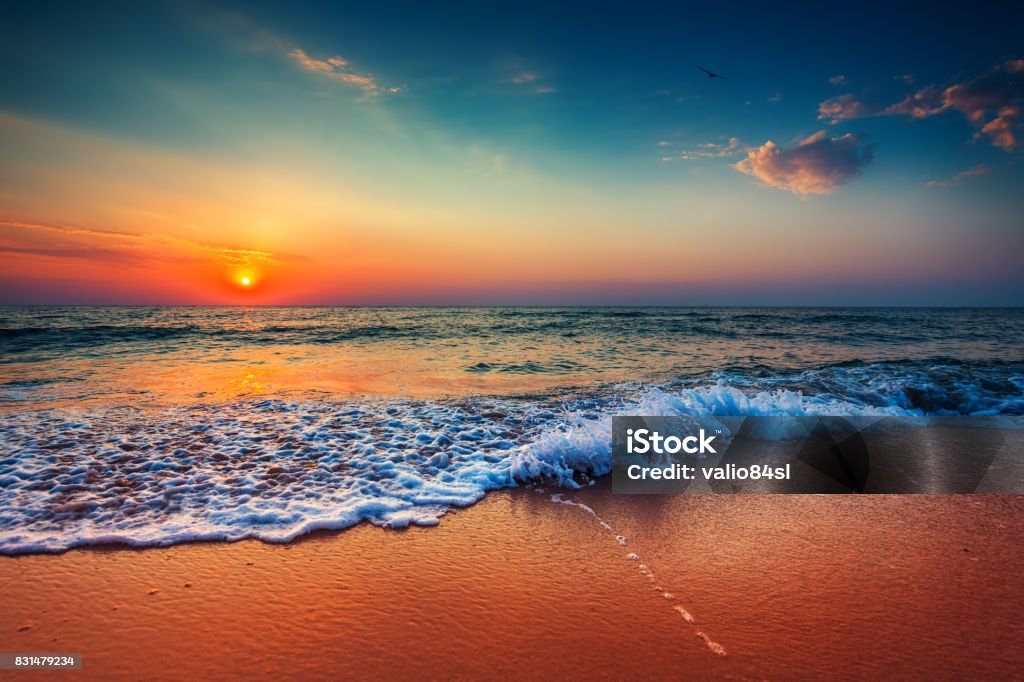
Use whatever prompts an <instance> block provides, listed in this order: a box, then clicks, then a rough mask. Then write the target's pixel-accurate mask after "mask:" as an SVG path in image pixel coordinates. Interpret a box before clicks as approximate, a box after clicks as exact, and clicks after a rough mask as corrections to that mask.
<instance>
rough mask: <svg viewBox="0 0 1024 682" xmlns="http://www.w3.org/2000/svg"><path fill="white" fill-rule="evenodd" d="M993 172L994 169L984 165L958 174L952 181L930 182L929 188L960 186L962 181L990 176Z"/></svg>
mask: <svg viewBox="0 0 1024 682" xmlns="http://www.w3.org/2000/svg"><path fill="white" fill-rule="evenodd" d="M991 172H992V169H991V168H990V167H988V166H986V165H984V164H982V165H980V166H975V167H974V168H969V169H967V170H965V171H963V172H961V173H957V174H956V175H954V176H953V179H952V180H930V181H929V182H928V186H929V187H949V186H950V185H959V184H960V181H961V180H963V179H964V178H973V177H978V176H981V175H988V174H989V173H991Z"/></svg>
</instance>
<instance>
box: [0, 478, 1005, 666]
mask: <svg viewBox="0 0 1024 682" xmlns="http://www.w3.org/2000/svg"><path fill="white" fill-rule="evenodd" d="M557 493H558V491H557V490H553V489H547V490H544V491H543V492H542V491H541V490H539V489H534V490H526V489H518V490H507V491H500V492H496V493H493V494H491V495H488V496H487V498H485V499H484V500H483V501H482V502H481V503H479V504H478V505H475V506H473V507H471V508H468V509H463V510H459V511H456V512H453V513H450V514H448V515H447V516H445V517H444V518H443V519H442V521H441V524H440V526H439V527H436V528H410V529H407V530H401V531H395V530H386V529H381V528H377V527H374V526H370V525H367V524H363V525H360V526H357V527H355V528H352V529H349V530H347V531H343V532H339V533H317V534H314V535H312V536H310V537H307V538H305V539H302V540H299V541H297V542H293V543H290V544H276V545H275V544H265V543H261V542H258V541H252V540H249V541H242V542H237V543H191V544H184V545H178V546H173V547H169V548H157V549H146V550H135V549H126V548H119V547H103V548H88V549H78V550H72V551H69V552H66V553H64V554H60V555H27V556H19V557H3V558H0V586H2V591H3V594H4V595H5V598H4V607H5V608H4V609H3V612H2V613H0V650H4V651H24V652H29V651H33V652H43V651H52V652H78V653H82V654H84V657H85V658H84V660H85V669H84V672H83V673H81V674H80V676H81V677H82V678H84V679H123V680H128V679H143V678H145V679H196V678H206V679H241V678H263V679H267V678H276V677H280V676H285V675H286V676H290V677H301V678H302V679H338V678H355V679H381V678H389V679H395V678H399V679H412V678H424V677H427V678H474V677H482V676H494V675H495V674H497V675H498V676H499V677H501V678H509V679H530V678H540V677H546V678H551V677H561V678H571V679H594V678H623V677H626V676H634V675H639V676H641V677H645V678H662V679H664V678H673V679H679V678H681V677H683V678H717V679H798V678H802V677H806V676H807V675H808V674H811V673H813V674H817V675H827V676H837V677H842V678H844V679H871V678H876V677H878V676H879V675H881V674H885V675H886V676H889V677H899V678H902V679H908V678H915V679H943V678H953V677H959V678H963V677H968V678H975V679H982V678H989V679H992V678H1008V677H1012V676H1013V675H1015V674H1017V673H1019V671H1020V670H1021V666H1022V665H1024V649H1022V647H1021V646H1020V641H1021V637H1022V636H1024V626H1022V621H1021V618H1020V616H1021V610H1020V601H1019V596H1020V589H1019V576H1020V574H1021V571H1022V570H1024V547H1022V546H1021V545H1020V543H1019V542H1018V540H1019V538H1020V537H1021V536H1022V533H1024V500H1021V499H1020V498H1018V497H1009V496H1005V497H1004V496H976V497H975V496H907V497H882V496H873V497H857V496H846V497H827V498H826V497H815V496H710V495H708V496H678V497H643V498H639V497H632V496H613V495H611V494H610V491H609V486H608V485H607V481H602V482H601V483H600V484H599V485H598V486H595V487H593V488H590V489H587V490H583V491H580V492H576V493H570V494H564V495H563V497H562V499H565V500H568V501H571V502H574V503H576V504H584V505H587V506H588V507H590V508H591V509H593V510H594V512H595V514H596V516H595V515H594V514H591V513H589V512H588V511H587V510H586V509H584V508H583V507H579V506H574V505H567V504H557V503H555V502H554V501H553V500H552V494H557ZM602 521H603V522H604V523H606V524H607V525H608V526H610V527H611V528H612V530H611V531H609V530H607V529H606V528H605V527H603V526H602V525H601V522H602ZM617 535H621V536H623V538H624V542H625V545H623V544H620V541H619V540H617V538H616V536H617ZM631 553H634V554H635V555H637V557H638V559H637V560H632V559H631V558H630V557H629V555H630V554H631ZM644 567H646V569H647V570H646V571H645V570H644ZM648 572H649V573H650V574H651V576H650V577H648V575H647V573H648ZM659 588H660V590H659ZM665 593H668V594H670V595H671V596H672V597H673V599H671V600H670V599H666V598H665ZM677 607H680V608H681V609H682V610H683V611H685V612H686V613H687V614H690V615H691V616H692V619H693V621H694V622H693V623H692V624H691V623H688V622H687V620H686V619H685V617H684V614H683V613H682V611H680V609H679V608H677ZM713 645H718V646H720V647H722V649H724V651H725V653H726V654H727V655H718V654H717V653H716V651H714V650H713V649H714V648H715V647H714V646H713ZM3 675H4V677H5V679H21V678H26V677H30V676H31V677H32V678H33V679H35V678H39V677H44V676H47V675H49V677H51V678H54V679H56V678H58V677H62V676H70V675H76V676H77V675H79V673H74V672H68V671H64V672H59V673H57V672H55V673H48V674H47V673H38V672H35V673H15V672H10V671H7V672H5V673H3Z"/></svg>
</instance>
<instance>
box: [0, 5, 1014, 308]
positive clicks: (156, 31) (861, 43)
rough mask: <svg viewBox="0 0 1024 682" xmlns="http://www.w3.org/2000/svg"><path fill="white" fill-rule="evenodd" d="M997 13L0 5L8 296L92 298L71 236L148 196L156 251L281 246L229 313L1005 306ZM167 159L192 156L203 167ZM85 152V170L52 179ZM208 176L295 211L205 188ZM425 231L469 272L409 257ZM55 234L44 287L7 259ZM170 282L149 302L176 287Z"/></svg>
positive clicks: (1005, 120)
mask: <svg viewBox="0 0 1024 682" xmlns="http://www.w3.org/2000/svg"><path fill="white" fill-rule="evenodd" d="M1022 20H1024V9H1016V10H1014V9H1012V8H1010V7H1009V6H1006V5H1003V6H1000V5H997V4H991V5H986V4H983V3H982V4H978V3H975V4H971V5H969V6H966V5H965V6H962V7H960V8H954V9H952V10H943V11H938V10H937V9H936V8H934V7H933V6H930V5H925V4H920V5H918V6H916V7H909V6H905V7H895V8H894V7H892V6H888V5H885V6H883V5H876V6H873V7H872V6H866V5H862V4H858V5H856V6H835V7H829V6H824V5H820V4H816V5H810V4H807V5H803V6H798V5H790V6H788V7H778V6H766V5H764V4H762V3H735V4H730V5H712V4H703V5H699V6H692V7H686V6H673V7H664V6H656V5H645V4H642V3H628V4H626V3H624V4H619V5H608V6H600V7H597V6H593V5H590V4H584V3H573V4H556V3H550V2H548V3H517V4H515V5H497V4H495V5H489V6H487V7H481V6H477V5H472V4H447V5H445V6H443V7H428V6H427V4H426V3H409V4H407V5H405V6H401V5H398V4H396V5H388V6H378V5H376V4H371V3H303V2H289V3H286V4H285V3H274V4H253V3H245V4H234V5H233V4H225V3H218V4H209V3H169V4H153V5H151V6H148V7H137V6H135V5H133V4H130V3H119V4H113V5H104V4H98V5H91V6H89V7H86V6H84V5H81V6H79V5H76V4H71V3H59V4H48V3H19V2H15V3H7V4H6V5H5V6H4V8H3V9H2V10H0V22H2V24H3V25H4V27H5V29H4V31H5V34H6V35H7V38H6V39H5V40H3V41H0V59H2V60H3V63H4V68H3V69H2V72H0V78H2V86H3V87H2V90H0V93H2V94H0V98H2V99H0V113H2V114H3V115H5V116H6V117H7V119H6V123H5V125H4V127H3V134H4V136H5V138H6V140H7V142H10V143H12V144H5V150H4V151H2V152H0V162H2V164H3V165H2V167H0V170H2V172H3V176H2V177H3V178H4V180H5V184H7V185H8V188H9V189H8V191H6V192H5V193H4V194H3V195H0V199H2V201H3V205H0V209H2V215H0V218H4V219H6V220H7V221H8V222H17V223H19V224H20V225H21V226H11V225H8V226H7V227H6V228H5V227H4V225H3V224H0V237H2V238H3V239H4V242H3V243H5V244H7V245H8V255H7V256H4V254H2V253H0V258H3V257H9V258H16V259H18V261H17V262H16V263H14V262H12V263H11V265H12V270H17V271H18V272H17V274H16V275H12V276H10V278H9V279H8V280H7V281H6V282H5V283H6V284H7V290H8V292H9V293H8V297H9V298H10V299H12V301H14V302H17V301H29V300H32V301H35V300H38V301H46V302H50V301H57V300H63V299H61V297H62V296H63V297H64V299H68V300H71V299H74V300H78V299H75V297H74V296H72V295H71V292H72V291H78V292H82V291H84V292H88V294H87V295H86V298H85V299H82V300H87V301H90V302H93V301H95V302H102V301H107V300H110V301H122V298H121V297H122V296H123V293H116V292H113V291H111V286H112V285H111V282H114V281H116V278H114V277H113V275H112V274H111V275H110V276H109V277H108V276H106V275H104V274H103V270H102V267H101V266H102V265H103V263H101V262H100V260H95V259H94V260H93V261H91V262H88V263H84V264H83V263H82V262H81V261H82V260H83V258H84V256H83V255H82V253H84V252H83V251H82V249H83V248H85V247H88V248H91V249H93V250H94V251H95V250H96V249H97V242H96V240H100V241H103V240H104V239H107V238H106V237H101V236H97V235H99V234H100V233H101V232H102V231H103V230H119V231H122V232H125V231H126V232H130V233H132V234H142V233H144V234H147V235H149V234H156V233H155V232H153V231H154V230H157V229H158V228H156V227H154V226H153V225H151V224H148V223H145V222H144V221H140V219H139V217H138V216H140V215H143V214H147V213H148V214H152V215H160V216H162V217H163V218H164V219H166V222H167V223H168V224H170V223H173V224H174V225H175V227H173V228H172V227H167V226H164V227H160V228H159V229H160V230H164V231H165V232H167V234H164V232H159V235H160V238H159V239H156V241H161V239H163V238H164V237H168V238H173V239H176V240H177V241H178V243H181V242H182V241H185V240H193V241H195V240H196V239H197V238H198V237H200V236H205V237H209V236H210V235H211V234H212V235H214V236H217V237H218V241H219V242H224V243H230V245H231V247H232V248H236V249H250V248H251V249H257V250H260V249H262V250H265V251H267V252H275V253H276V252H283V251H285V250H287V251H288V253H289V254H292V255H296V256H297V258H296V259H295V260H296V262H298V261H300V260H301V261H302V262H304V263H308V265H305V266H303V268H302V269H303V271H304V272H305V274H303V275H302V276H298V275H296V274H295V273H292V274H291V275H290V277H292V282H293V283H295V286H291V287H289V286H285V285H284V284H285V283H284V282H283V280H282V278H281V277H275V278H270V277H269V276H268V278H267V281H271V279H276V281H277V282H278V285H277V286H276V287H273V288H271V287H269V286H268V287H267V288H266V289H265V294H266V295H267V296H268V298H266V299H260V301H261V302H280V301H287V302H338V303H359V302H375V303H376V302H382V303H383V302H394V303H402V302H437V303H444V302H480V303H488V302H542V303H572V302H584V301H583V300H582V299H584V298H586V299H587V300H586V301H585V302H595V301H594V300H592V299H593V298H594V296H595V295H596V296H598V298H600V297H601V296H604V297H606V298H607V299H608V300H609V301H611V300H614V302H617V303H618V302H636V303H644V302H654V303H665V302H680V303H693V302H707V301H709V300H710V302H718V303H735V304H743V303H747V302H758V303H769V302H775V303H780V304H786V303H828V302H835V303H866V304H873V303H886V302H899V303H922V304H942V303H955V304H1021V303H1024V299H1022V295H1021V293H1020V292H1021V291H1022V290H1024V286H1022V285H1024V277H1022V275H1021V274H1020V272H1021V269H1022V266H1024V238H1022V234H1021V232H1022V229H1024V226H1022V224H1021V222H1022V220H1021V216H1022V215H1024V212H1022V208H1024V205H1022V204H1024V200H1022V199H1021V198H1020V195H1019V187H1020V186H1021V180H1022V171H1021V165H1020V158H1021V152H1022V150H1024V139H1022V138H1024V131H1022V129H1021V126H1022V117H1021V114H1020V108H1021V105H1022V98H1024V93H1022V87H1024V86H1022V82H1024V62H1021V61H1020V60H1021V59H1024V51H1022V50H1020V45H1021V43H1020V39H1019V27H1020V26H1021V25H1024V21H1022ZM698 65H700V66H704V67H707V68H710V69H712V70H714V71H716V72H719V73H722V74H724V75H726V76H727V77H728V80H719V79H709V78H707V77H706V76H705V75H704V74H703V73H701V72H700V71H699V70H697V68H696V67H697V66H698ZM1019 65H1020V66H1019ZM75 136H77V137H75ZM86 137H88V138H89V140H90V142H89V143H88V144H86V143H85V142H81V147H82V148H81V149H80V150H79V151H77V152H75V153H74V154H72V153H71V152H69V151H67V150H68V149H69V147H75V148H76V149H77V148H78V147H77V146H76V145H78V144H79V142H75V143H74V144H72V143H71V142H69V141H68V140H72V139H74V140H78V141H81V140H84V139H85V138H86ZM62 140H64V141H63V142H62ZM15 141H16V142H17V144H13V142H15ZM104 149H109V150H111V152H110V153H109V154H107V153H105V152H104ZM122 156H123V157H124V159H125V160H124V161H123V163H120V164H118V163H114V162H113V161H112V160H111V159H120V158H122ZM168 156H173V157H174V158H175V159H176V160H175V161H174V163H179V162H181V163H184V160H185V159H187V161H188V163H192V164H198V165H202V164H205V165H206V167H208V168H214V169H215V168H223V169H224V170H223V172H220V173H218V174H217V179H216V181H214V180H210V181H209V182H208V183H207V184H206V185H205V186H204V185H200V184H198V181H197V180H196V181H194V182H193V181H192V180H193V178H191V177H187V176H182V175H180V174H178V175H176V174H175V173H174V172H173V169H172V168H171V165H173V164H170V162H166V163H164V162H163V161H158V160H157V159H165V160H166V157H168ZM161 164H163V165H161ZM19 168H20V169H25V168H35V169H37V170H38V172H36V173H30V172H25V171H23V170H22V171H19ZM90 168H94V169H97V170H95V171H93V172H92V175H95V176H96V177H102V178H103V180H104V182H103V184H102V187H99V188H97V189H96V190H94V191H93V192H92V193H87V192H85V191H84V190H83V191H82V195H83V196H81V197H71V198H68V197H69V194H74V192H69V191H68V188H72V189H73V188H75V187H82V186H84V185H85V184H88V183H86V182H85V181H86V180H87V179H88V180H92V179H94V178H91V177H89V176H90ZM230 169H240V170H241V171H245V173H252V174H253V175H254V176H255V177H258V178H263V179H267V181H268V182H271V181H272V182H271V184H272V186H287V188H288V189H287V192H285V191H283V190H282V196H285V195H287V196H288V197H291V198H290V201H293V202H297V203H294V204H291V205H292V210H289V208H288V202H287V201H284V200H282V201H281V202H280V205H278V204H275V205H273V206H271V207H268V206H267V203H268V202H269V199H268V198H267V196H266V191H267V190H261V192H259V193H257V194H256V195H255V196H254V195H253V194H252V193H250V194H245V193H244V192H241V191H240V190H239V191H235V189H234V188H233V187H232V181H231V180H230V179H225V178H229V177H230ZM210 172H211V173H213V171H210ZM76 173H78V174H80V176H79V177H80V180H79V181H78V184H77V185H76V184H75V182H76V180H75V177H76V176H75V174H76ZM187 175H190V174H187ZM239 177H242V173H239ZM246 177H248V176H246ZM98 182H99V181H98V180H97V183H98ZM146 183H148V184H146ZM274 183H276V184H274ZM129 186H130V187H129ZM117 188H121V189H120V191H122V192H123V195H116V192H117V191H119V190H118V189H117ZM108 192H109V193H111V194H106V193H108ZM252 192H254V190H252ZM261 195H262V196H261ZM320 197H322V198H323V203H324V206H323V207H320V206H319V204H320V203H321V201H320ZM128 204H130V207H129V208H130V210H128V208H125V206H127V205H128ZM214 204H215V205H214ZM328 204H330V205H328ZM232 210H234V211H235V213H236V214H237V215H239V216H246V218H245V220H244V221H243V220H242V219H239V220H238V221H237V223H234V222H232V223H231V224H228V223H226V222H225V221H224V219H223V216H224V215H229V214H231V211H232ZM132 216H134V217H132ZM228 222H230V221H228ZM35 224H39V225H49V226H53V225H63V226H73V227H76V228H88V229H90V230H95V231H97V234H96V235H93V236H92V237H88V236H85V235H84V233H81V232H79V233H75V234H77V235H81V236H75V237H70V236H69V235H71V234H72V233H71V232H68V231H67V230H65V231H64V232H63V233H60V232H59V231H57V230H53V229H48V228H45V227H44V228H41V229H42V230H43V231H47V230H48V232H47V234H48V235H49V237H48V238H47V239H43V238H42V237H39V235H38V234H37V235H36V236H35V237H31V238H30V237H27V236H26V234H27V233H28V232H29V231H30V228H27V227H25V225H35ZM36 232H37V233H38V232H39V230H36ZM58 234H59V239H58V237H57V236H54V235H58ZM377 234H385V235H386V240H387V242H388V248H386V249H385V248H383V247H381V245H380V244H379V243H378V244H377V246H376V247H374V243H375V235H377ZM69 240H71V241H70V242H69ZM76 240H79V241H81V243H79V241H76ZM90 240H91V241H90ZM72 242H73V243H72ZM104 243H106V242H104ZM446 244H447V245H449V246H450V247H452V248H449V249H443V248H441V246H443V245H446ZM601 244H605V246H604V247H603V248H602V246H601ZM353 245H357V246H358V248H353ZM425 245H426V246H425ZM430 245H434V247H436V250H437V251H438V252H439V253H441V252H444V251H448V252H452V251H455V252H458V254H459V255H461V257H462V258H461V262H465V261H467V260H468V261H470V262H477V263H480V264H481V265H480V266H479V268H477V269H473V268H464V269H462V270H460V269H459V267H461V266H458V265H457V263H456V262H455V261H454V260H453V261H451V262H449V261H446V260H445V259H444V257H443V256H441V257H438V258H435V261H436V265H435V267H434V268H431V267H429V266H427V265H423V264H422V263H416V255H417V253H423V252H424V249H427V250H428V251H429V250H430V248H431V247H430ZM631 245H632V246H631ZM122 246H123V245H120V246H119V245H110V244H108V245H107V246H104V247H103V248H104V249H107V250H109V248H112V249H114V250H117V249H122ZM108 247H109V248H108ZM375 248H376V251H375V250H374V249H375ZM122 250H123V249H122ZM540 251H543V254H542V255H540V256H538V253H539V252H540ZM72 252H73V253H75V254H77V255H75V256H70V257H68V258H72V260H71V261H68V262H67V263H65V264H64V265H65V266H66V267H62V268H61V271H62V272H65V273H68V274H66V275H65V276H64V278H63V279H61V280H60V281H58V282H56V283H55V282H53V281H52V278H50V280H47V279H46V277H43V276H35V275H33V274H32V272H35V271H39V270H40V269H42V270H47V269H52V267H51V266H53V265H56V264H58V263H56V262H54V261H55V259H58V258H60V257H61V254H67V253H72ZM97 252H98V251H97ZM105 252H106V251H104V253H105ZM353 253H358V254H361V255H353ZM695 253H704V254H706V255H705V257H704V258H703V262H702V263H699V264H695V263H692V262H688V260H687V259H692V258H693V257H694V254H695ZM551 254H561V256H562V258H560V259H559V258H555V257H553V256H552V255H551ZM730 254H732V256H733V257H732V258H731V256H730ZM786 254H789V255H788V256H787V255H786ZM843 254H847V255H848V256H849V257H848V258H844V257H843ZM620 255H628V256H631V257H630V258H629V261H630V263H629V264H625V263H624V264H616V261H615V258H616V257H617V256H620ZM30 256H31V257H32V258H36V259H37V261H38V262H35V264H34V266H33V265H32V264H31V263H28V262H27V261H25V259H26V258H29V257H30ZM177 257H178V259H179V260H180V259H181V258H185V255H183V254H178V256H177ZM47 259H48V260H47ZM270 260H277V261H282V259H268V261H267V262H268V263H269V262H270ZM567 260H573V261H574V262H578V263H581V264H580V265H578V266H576V267H567V268H560V267H559V263H564V262H565V261H567ZM153 261H154V258H152V257H150V258H146V257H142V258H140V259H139V263H138V267H139V268H145V267H151V266H152V265H153ZM282 262H283V261H282ZM412 263H416V265H415V267H412V266H410V264H412ZM637 263H640V264H643V265H637ZM484 264H488V265H487V267H485V266H484ZM250 265H251V266H252V267H256V265H255V264H252V263H250ZM14 266H17V267H16V268H15V267H14ZM585 266H586V267H585ZM32 267H35V268H36V270H35V271H34V270H33V269H32ZM339 269H342V270H344V271H345V272H346V273H347V274H346V276H345V277H334V278H333V279H332V277H331V274H330V273H331V272H335V273H336V272H337V271H338V270H339ZM266 270H267V272H268V274H269V272H270V271H271V270H273V268H270V267H269V266H268V267H267V268H266ZM311 272H312V274H310V273H311ZM183 276H186V275H183V274H182V273H181V272H176V273H175V274H174V275H173V277H172V276H171V275H170V274H168V275H167V277H166V280H167V281H162V280H161V281H162V283H161V284H160V286H156V285H154V287H155V288H154V289H153V290H152V291H150V292H149V294H151V297H154V300H159V301H168V302H190V301H199V300H202V301H204V302H206V301H207V300H208V297H206V296H205V295H201V292H202V291H204V290H203V288H202V286H200V285H198V284H197V285H196V286H193V285H192V284H193V283H186V284H182V283H181V281H180V278H181V277H183ZM175 278H177V279H175ZM76 283H77V284H76ZM298 283H301V284H302V286H298ZM204 286H205V285H204ZM766 291H769V292H774V293H771V294H770V295H767V297H766V295H765V293H764V292H766ZM894 291H896V292H899V293H898V294H896V296H895V298H896V299H898V300H893V297H894ZM10 292H13V293H10ZM467 292H475V293H467ZM586 292H591V293H590V294H586ZM593 292H602V293H600V294H593ZM814 292H819V294H814ZM217 295H220V294H212V293H211V294H210V296H212V297H213V298H212V299H209V300H215V299H216V296H217ZM144 298H145V297H144ZM692 298H696V299H701V300H689V299H692ZM766 298H767V299H768V300H763V299H766ZM147 300H148V299H147ZM597 302H600V300H598V301H597Z"/></svg>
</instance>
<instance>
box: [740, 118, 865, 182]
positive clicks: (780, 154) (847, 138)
mask: <svg viewBox="0 0 1024 682" xmlns="http://www.w3.org/2000/svg"><path fill="white" fill-rule="evenodd" d="M871 159H872V153H871V148H870V147H862V146H861V139H860V137H859V136H857V135H853V134H846V135H843V136H841V137H831V138H830V137H828V135H826V134H825V132H824V131H821V132H818V133H815V134H814V135H811V136H810V137H808V138H807V139H805V140H803V141H802V142H800V143H799V144H797V145H796V146H795V147H792V148H790V149H783V148H782V147H779V146H778V145H776V144H775V143H774V142H772V141H771V140H769V141H768V142H765V143H764V144H763V145H761V146H760V147H758V148H756V149H751V150H749V151H748V152H747V158H745V159H742V160H741V161H739V162H738V163H736V164H734V165H733V167H734V168H735V169H736V170H738V171H740V172H741V173H746V174H747V175H752V176H754V177H755V178H757V179H758V180H760V181H761V182H763V183H764V184H765V185H768V186H769V187H775V188H778V189H784V190H786V191H789V192H793V193H794V194H799V195H802V196H806V195H808V194H830V193H832V192H834V191H835V190H836V189H837V188H838V187H839V186H840V185H843V184H845V183H847V182H849V181H850V180H852V179H853V178H855V177H857V176H858V175H860V173H861V171H862V170H863V169H864V167H865V166H867V165H868V164H869V163H870V162H871Z"/></svg>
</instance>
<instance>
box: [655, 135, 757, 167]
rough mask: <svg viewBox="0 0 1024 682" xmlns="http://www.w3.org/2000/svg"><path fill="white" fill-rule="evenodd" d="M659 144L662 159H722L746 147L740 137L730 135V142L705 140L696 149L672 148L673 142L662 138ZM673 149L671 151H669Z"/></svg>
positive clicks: (740, 151) (742, 150) (739, 152)
mask: <svg viewBox="0 0 1024 682" xmlns="http://www.w3.org/2000/svg"><path fill="white" fill-rule="evenodd" d="M658 146H659V147H661V148H662V151H663V155H662V157H661V160H662V161H695V160H697V159H720V158H723V157H727V156H735V155H736V154H741V153H743V152H744V151H746V149H745V148H744V147H743V145H742V144H741V143H740V140H739V138H737V137H730V138H729V141H728V142H725V143H719V142H705V143H703V144H698V145H697V146H696V148H694V149H681V150H674V149H672V147H673V144H672V143H671V142H669V141H668V140H661V141H660V142H658ZM670 151H671V153H669V152H670Z"/></svg>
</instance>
